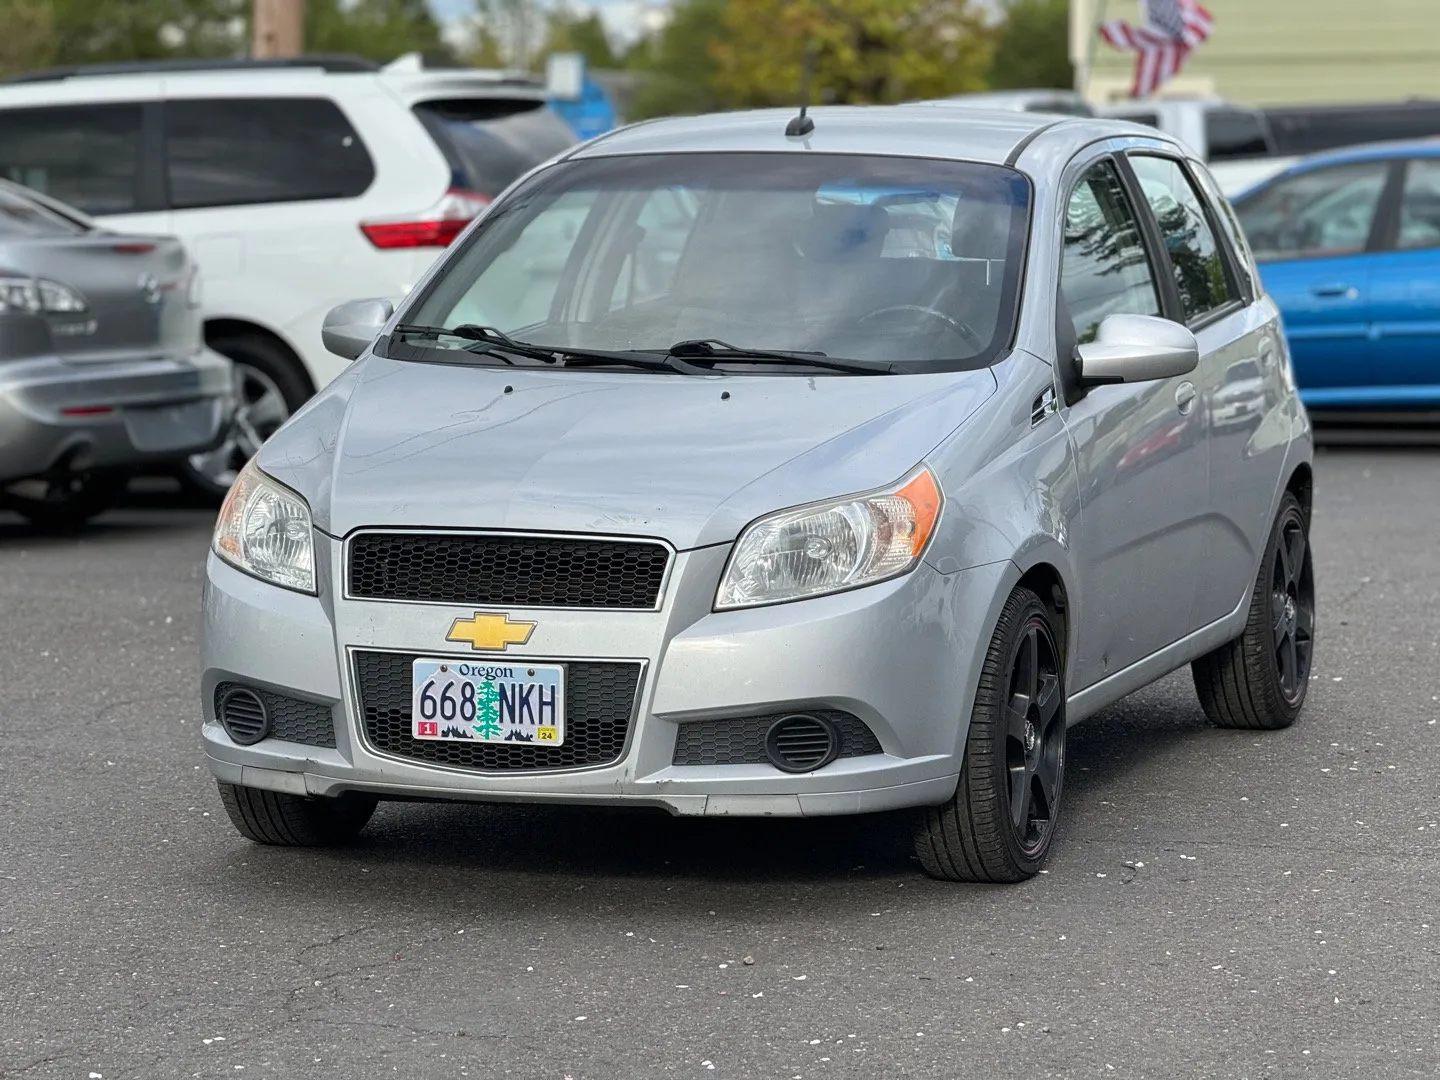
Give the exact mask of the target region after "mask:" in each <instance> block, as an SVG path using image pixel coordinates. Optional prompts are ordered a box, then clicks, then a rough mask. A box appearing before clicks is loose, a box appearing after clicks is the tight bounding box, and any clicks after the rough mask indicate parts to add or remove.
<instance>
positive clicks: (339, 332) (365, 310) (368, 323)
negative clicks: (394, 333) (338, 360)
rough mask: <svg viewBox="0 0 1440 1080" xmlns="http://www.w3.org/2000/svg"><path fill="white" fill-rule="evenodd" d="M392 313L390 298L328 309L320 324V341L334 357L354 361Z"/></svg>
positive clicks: (367, 346) (354, 302)
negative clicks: (323, 320) (322, 322)
mask: <svg viewBox="0 0 1440 1080" xmlns="http://www.w3.org/2000/svg"><path fill="white" fill-rule="evenodd" d="M394 314H395V305H394V304H392V303H391V302H390V301H389V300H351V301H350V302H349V303H346V304H341V305H340V306H339V307H336V308H331V309H330V313H329V314H328V315H326V316H325V322H324V324H323V325H322V326H321V327H320V340H321V341H323V342H324V343H325V348H327V349H329V350H330V351H331V352H332V353H334V354H335V355H336V356H342V357H344V358H345V359H346V360H354V359H355V358H356V357H357V356H359V355H360V354H361V353H363V352H364V351H365V350H366V349H368V348H369V347H370V345H371V343H372V342H373V341H374V340H375V339H376V338H377V337H379V336H380V331H381V330H382V329H384V327H385V324H386V323H387V322H389V321H390V316H391V315H394Z"/></svg>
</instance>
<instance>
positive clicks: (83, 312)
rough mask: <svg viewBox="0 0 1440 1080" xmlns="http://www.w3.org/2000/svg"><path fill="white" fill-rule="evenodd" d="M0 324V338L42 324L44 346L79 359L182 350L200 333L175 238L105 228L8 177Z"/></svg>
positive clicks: (0, 236) (20, 335)
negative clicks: (1, 327)
mask: <svg viewBox="0 0 1440 1080" xmlns="http://www.w3.org/2000/svg"><path fill="white" fill-rule="evenodd" d="M0 323H11V324H13V325H12V329H13V330H14V331H16V332H15V333H11V334H5V335H3V338H0V340H3V339H7V338H8V339H11V340H20V339H28V340H30V341H34V338H35V334H34V331H36V330H38V329H39V326H38V325H37V324H43V326H44V328H45V329H46V330H47V331H48V336H49V339H50V343H51V348H52V350H53V351H54V352H57V353H59V354H60V355H62V356H65V357H67V358H68V359H72V360H77V361H104V360H120V359H129V358H132V357H149V356H158V355H173V354H186V355H188V354H190V353H193V352H194V351H195V350H196V349H198V348H199V346H200V341H201V318H200V309H199V296H198V289H197V282H196V281H195V280H194V271H193V268H192V266H191V264H190V261H189V259H188V257H187V256H186V253H185V248H184V246H183V245H182V244H181V243H180V241H179V240H177V239H175V238H173V237H167V236H139V235H130V234H124V233H116V232H111V231H109V230H107V229H103V228H101V227H99V226H97V225H96V224H95V223H94V222H93V221H91V220H90V219H88V218H86V217H85V216H84V215H82V214H80V213H78V212H77V211H73V210H70V209H68V208H66V207H63V206H61V205H59V204H55V203H54V202H53V201H51V200H48V199H44V198H43V197H40V196H37V195H35V194H34V193H32V192H30V191H28V190H27V189H24V188H20V187H17V186H15V185H11V184H0ZM0 348H3V345H0ZM27 351H29V350H27Z"/></svg>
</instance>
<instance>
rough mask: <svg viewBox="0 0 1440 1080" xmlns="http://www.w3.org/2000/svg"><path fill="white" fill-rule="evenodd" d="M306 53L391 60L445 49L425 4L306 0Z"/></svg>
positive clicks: (413, 0)
mask: <svg viewBox="0 0 1440 1080" xmlns="http://www.w3.org/2000/svg"><path fill="white" fill-rule="evenodd" d="M305 51H306V52H313V53H351V54H354V55H356V56H364V57H367V58H368V59H371V60H378V61H388V60H393V59H395V58H396V57H397V56H401V55H403V54H404V53H409V52H419V53H426V54H430V55H434V54H438V53H444V52H445V51H446V49H445V44H444V42H443V41H442V40H441V38H440V27H439V26H438V25H437V24H436V22H435V19H434V17H433V16H432V15H431V14H430V9H429V8H428V7H427V6H426V4H425V0H354V2H353V3H350V2H346V0H305Z"/></svg>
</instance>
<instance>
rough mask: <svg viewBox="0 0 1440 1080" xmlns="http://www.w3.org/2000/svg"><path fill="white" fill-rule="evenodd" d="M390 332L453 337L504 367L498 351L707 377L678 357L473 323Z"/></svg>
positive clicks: (556, 361)
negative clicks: (546, 340)
mask: <svg viewBox="0 0 1440 1080" xmlns="http://www.w3.org/2000/svg"><path fill="white" fill-rule="evenodd" d="M394 332H395V333H397V334H406V335H409V336H412V337H457V338H460V339H461V340H463V341H468V342H470V343H471V344H469V345H466V346H465V351H466V352H469V353H475V354H477V355H480V356H488V355H494V356H497V357H498V358H499V359H501V360H504V361H505V362H506V363H507V364H509V363H513V361H511V360H508V359H506V357H505V356H503V355H501V352H502V351H503V352H507V353H512V354H513V355H515V356H523V357H525V358H526V359H527V360H539V361H540V362H542V363H545V364H563V366H565V367H586V366H592V365H593V366H600V365H623V366H626V367H638V368H645V369H646V370H650V371H678V372H681V373H683V374H687V375H704V374H707V372H706V371H705V370H704V369H702V368H697V367H692V366H691V365H689V364H686V363H684V362H681V361H679V360H678V358H676V359H672V358H670V357H668V356H655V355H652V354H650V353H637V352H621V351H614V350H608V349H580V348H573V347H571V346H569V345H540V344H537V343H536V342H533V341H520V340H519V339H517V338H513V337H511V336H510V335H509V334H507V333H505V332H504V331H501V330H496V329H495V328H494V327H491V326H478V325H476V324H475V323H462V324H460V325H459V326H416V325H413V324H402V325H400V326H397V327H395V331H394Z"/></svg>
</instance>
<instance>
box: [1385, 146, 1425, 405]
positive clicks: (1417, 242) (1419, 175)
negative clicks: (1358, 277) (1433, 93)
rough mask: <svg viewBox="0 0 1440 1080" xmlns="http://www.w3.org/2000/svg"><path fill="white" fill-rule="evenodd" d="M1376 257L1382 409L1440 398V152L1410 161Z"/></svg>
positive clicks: (1387, 217) (1406, 166) (1406, 164)
mask: <svg viewBox="0 0 1440 1080" xmlns="http://www.w3.org/2000/svg"><path fill="white" fill-rule="evenodd" d="M1397 194H1398V198H1397V199H1396V200H1395V201H1394V202H1393V204H1392V207H1393V208H1392V207H1387V209H1389V210H1391V212H1390V213H1388V214H1387V215H1386V221H1385V224H1384V227H1383V235H1382V237H1381V239H1380V242H1379V244H1378V245H1377V248H1378V249H1379V250H1377V251H1376V252H1375V254H1374V255H1373V256H1371V260H1370V287H1371V293H1372V301H1371V310H1372V317H1373V319H1374V340H1375V348H1374V351H1373V353H1372V354H1371V361H1370V376H1371V380H1370V381H1371V383H1372V385H1371V388H1370V390H1369V391H1368V393H1369V394H1371V395H1373V397H1374V402H1375V404H1376V406H1377V407H1393V408H1403V407H1405V406H1407V405H1414V406H1417V407H1433V406H1434V405H1435V404H1436V403H1437V402H1440V157H1420V158H1412V159H1411V160H1409V161H1407V162H1406V163H1405V174H1404V179H1403V182H1402V183H1401V184H1400V186H1399V188H1398V193H1397Z"/></svg>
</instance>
